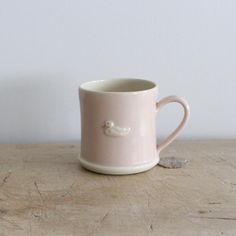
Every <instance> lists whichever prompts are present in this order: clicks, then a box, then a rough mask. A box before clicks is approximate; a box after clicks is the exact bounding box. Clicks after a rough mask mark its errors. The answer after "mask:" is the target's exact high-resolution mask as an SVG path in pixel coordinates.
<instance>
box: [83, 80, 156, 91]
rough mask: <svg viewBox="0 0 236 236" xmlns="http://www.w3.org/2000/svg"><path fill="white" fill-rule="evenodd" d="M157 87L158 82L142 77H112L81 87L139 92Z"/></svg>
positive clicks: (87, 83) (95, 89) (96, 89)
mask: <svg viewBox="0 0 236 236" xmlns="http://www.w3.org/2000/svg"><path fill="white" fill-rule="evenodd" d="M154 87H156V84H155V83H153V82H151V81H148V80H142V79H111V80H97V81H91V82H86V83H83V84H82V85H81V86H80V88H81V89H83V90H87V91H93V92H137V91H145V90H149V89H152V88H154Z"/></svg>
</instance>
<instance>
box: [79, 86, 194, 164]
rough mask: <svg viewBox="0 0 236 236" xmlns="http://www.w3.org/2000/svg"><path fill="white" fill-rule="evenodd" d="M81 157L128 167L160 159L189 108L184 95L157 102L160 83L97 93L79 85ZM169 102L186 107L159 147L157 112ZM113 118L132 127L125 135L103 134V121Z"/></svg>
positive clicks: (93, 161) (186, 116) (184, 120)
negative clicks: (146, 87)
mask: <svg viewBox="0 0 236 236" xmlns="http://www.w3.org/2000/svg"><path fill="white" fill-rule="evenodd" d="M79 95H80V107H81V132H82V133H81V158H82V159H83V160H86V161H87V162H89V163H93V164H97V165H102V166H108V167H109V166H112V167H116V166H118V167H127V166H135V165H142V164H145V163H149V162H153V161H155V160H156V161H157V162H158V158H159V152H160V150H162V149H163V148H165V147H166V146H167V145H168V144H169V143H170V142H172V141H173V139H174V138H175V137H176V135H177V133H178V132H179V131H180V130H181V129H182V128H183V126H184V124H185V123H186V121H187V118H188V115H189V107H188V104H187V103H186V101H185V100H184V99H183V98H179V97H175V96H173V97H167V98H165V99H163V100H162V101H160V103H156V98H157V95H158V89H157V86H154V87H153V88H151V89H148V90H143V91H135V92H133V91H132V92H96V91H88V90H86V89H83V88H81V87H80V89H79ZM169 102H179V103H181V105H182V106H183V107H184V108H185V116H184V119H183V121H182V123H181V124H180V126H179V127H178V128H177V129H176V130H175V131H174V132H173V133H172V134H171V135H170V136H169V137H168V138H167V139H166V141H164V142H163V144H161V145H160V148H157V145H156V135H157V134H156V114H157V111H158V110H159V108H161V107H162V106H163V105H165V104H166V103H169ZM107 120H112V121H114V123H115V124H116V125H118V126H119V127H127V128H130V129H131V130H130V132H129V134H128V135H127V136H124V137H111V136H107V135H105V133H104V127H103V124H104V122H105V121H107Z"/></svg>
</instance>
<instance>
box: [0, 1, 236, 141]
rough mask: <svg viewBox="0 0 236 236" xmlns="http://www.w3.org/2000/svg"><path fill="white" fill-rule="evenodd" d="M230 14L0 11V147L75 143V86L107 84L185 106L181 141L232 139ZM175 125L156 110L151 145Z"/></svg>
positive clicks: (164, 4) (189, 6) (176, 8)
mask: <svg viewBox="0 0 236 236" xmlns="http://www.w3.org/2000/svg"><path fill="white" fill-rule="evenodd" d="M235 12H236V1H233V0H228V1H223V0H198V1H195V0H185V1H184V0H180V1H175V0H172V1H171V0H165V1H164V0H163V1H160V0H159V1H158V0H150V1H148V0H147V1H145V0H142V1H138V0H119V1H108V0H99V1H96V0H93V1H91V0H86V1H82V0H40V1H33V0H21V1H19V0H7V1H0V142H1V143H8V142H11V143H16V142H19V143H23V142H45V141H59V140H61V141H62V140H75V139H76V140H77V139H79V138H80V114H79V103H78V97H77V87H78V85H79V84H80V83H81V82H84V81H89V80H95V79H106V78H113V77H138V78H146V79H149V80H154V81H156V82H157V83H158V84H159V86H160V96H159V97H164V96H166V95H170V94H177V95H182V96H184V97H186V98H187V99H188V101H189V103H190V105H191V120H190V122H189V125H188V126H187V128H186V129H185V131H184V132H183V133H182V135H181V136H180V137H182V138H202V137H205V138H210V137H215V138H219V137H223V138H225V137H229V138H232V137H234V138H236V14H235ZM175 117H176V118H175ZM180 117H181V112H180V110H179V109H178V107H177V106H175V105H170V106H169V107H167V108H166V109H163V111H162V113H161V115H160V118H159V122H158V124H160V126H161V127H160V126H159V135H160V136H164V135H166V134H167V133H168V132H169V131H170V130H171V129H172V128H173V127H175V125H176V124H177V122H178V120H179V119H180Z"/></svg>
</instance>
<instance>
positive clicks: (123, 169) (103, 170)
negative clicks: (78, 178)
mask: <svg viewBox="0 0 236 236" xmlns="http://www.w3.org/2000/svg"><path fill="white" fill-rule="evenodd" d="M79 162H80V164H81V166H83V167H84V168H85V169H88V170H90V171H93V172H96V173H100V174H106V175H130V174H137V173H140V172H144V171H147V170H150V169H151V168H153V167H154V166H156V165H157V164H158V162H159V157H158V158H157V159H156V160H155V161H152V162H148V163H144V164H141V165H135V166H103V165H98V164H94V163H91V162H88V161H86V160H85V159H83V158H81V157H79Z"/></svg>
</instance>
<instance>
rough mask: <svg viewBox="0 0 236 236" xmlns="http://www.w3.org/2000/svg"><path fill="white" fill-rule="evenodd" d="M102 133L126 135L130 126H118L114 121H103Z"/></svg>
mask: <svg viewBox="0 0 236 236" xmlns="http://www.w3.org/2000/svg"><path fill="white" fill-rule="evenodd" d="M103 128H104V133H105V134H106V135H108V136H116V137H117V136H126V135H128V134H129V132H130V130H131V129H130V128H120V127H118V126H115V123H114V122H113V121H111V120H107V121H105V124H104V125H103Z"/></svg>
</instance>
